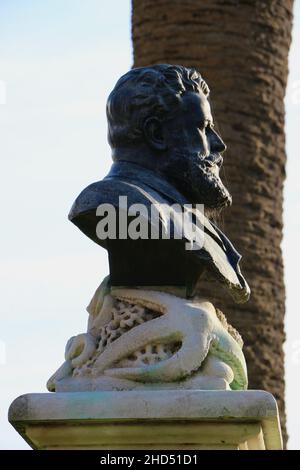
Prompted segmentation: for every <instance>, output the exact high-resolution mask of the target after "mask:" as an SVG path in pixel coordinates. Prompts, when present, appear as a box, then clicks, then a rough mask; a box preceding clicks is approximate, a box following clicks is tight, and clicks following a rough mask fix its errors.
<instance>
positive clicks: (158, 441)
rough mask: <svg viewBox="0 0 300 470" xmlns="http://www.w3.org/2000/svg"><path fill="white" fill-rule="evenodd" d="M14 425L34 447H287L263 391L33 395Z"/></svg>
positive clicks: (19, 403) (18, 403) (17, 407)
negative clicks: (284, 445) (283, 443)
mask: <svg viewBox="0 0 300 470" xmlns="http://www.w3.org/2000/svg"><path fill="white" fill-rule="evenodd" d="M9 421H10V423H11V424H12V425H13V426H14V427H15V429H16V430H17V431H18V432H19V433H20V434H21V436H22V437H23V438H24V439H25V440H26V442H28V444H29V445H30V446H31V447H32V448H33V449H109V450H113V449H153V450H159V449H194V450H196V449H242V450H247V449H249V450H254V449H261V450H263V449H282V440H281V432H280V424H279V418H278V410H277V405H276V401H275V399H274V397H273V396H272V395H271V394H269V393H267V392H264V391H255V390H253V391H252V390H249V391H208V390H153V391H150V390H138V391H103V392H64V393H59V392H58V393H45V394H40V393H36V394H35V393H33V394H28V395H22V396H20V397H19V398H17V399H16V400H15V401H14V402H13V403H12V405H11V407H10V410H9Z"/></svg>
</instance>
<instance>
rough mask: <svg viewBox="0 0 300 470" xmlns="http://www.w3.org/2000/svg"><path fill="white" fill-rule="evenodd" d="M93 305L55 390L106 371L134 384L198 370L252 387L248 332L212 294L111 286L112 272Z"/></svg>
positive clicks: (178, 378) (182, 377)
mask: <svg viewBox="0 0 300 470" xmlns="http://www.w3.org/2000/svg"><path fill="white" fill-rule="evenodd" d="M88 312H89V313H90V317H89V322H88V332H87V333H84V334H79V335H77V336H75V337H73V338H71V339H70V340H69V341H68V343H67V345H66V351H65V359H66V360H65V362H64V364H63V365H62V366H61V367H60V368H59V369H58V370H57V372H56V373H55V374H54V375H53V376H52V377H51V378H50V379H49V381H48V383H47V387H48V389H49V390H50V391H55V390H57V388H58V384H59V383H60V382H63V381H64V380H66V379H68V380H69V381H70V380H72V381H79V380H82V379H84V380H87V381H88V382H87V383H91V381H97V380H99V379H101V378H103V379H105V380H106V379H107V380H108V379H109V380H111V381H112V382H109V383H112V384H113V383H117V384H119V385H120V384H121V385H122V384H123V385H124V388H127V387H128V384H129V383H135V384H140V386H142V385H143V384H145V386H146V385H147V384H151V383H152V384H153V385H154V384H164V383H165V384H167V383H170V384H171V383H174V385H175V382H176V383H182V382H183V383H184V382H185V381H187V382H188V380H190V379H191V378H193V376H199V377H200V379H201V380H202V382H201V381H200V383H205V381H204V382H203V378H204V379H205V377H214V376H215V377H219V378H220V377H222V376H223V378H224V379H225V381H227V382H228V383H229V384H230V388H232V389H246V388H247V368H246V364H245V359H244V355H243V352H242V343H241V338H240V336H239V335H238V333H237V332H236V331H235V330H234V329H233V328H232V327H230V325H228V324H227V322H226V319H225V317H224V316H223V315H222V314H221V313H220V312H218V311H216V309H215V308H214V306H213V305H212V304H211V303H210V302H208V301H205V300H201V299H198V300H195V299H194V300H193V301H191V300H188V299H183V298H180V297H177V296H175V295H172V294H168V293H165V292H157V291H150V290H142V289H128V288H111V289H110V288H109V287H108V279H107V278H106V279H105V280H104V281H103V283H102V284H101V285H100V286H99V288H98V289H97V291H96V293H95V295H94V297H93V299H92V301H91V303H90V305H89V307H88ZM107 380H106V383H107ZM99 384H100V385H99V387H101V380H100V382H99ZM198 386H199V388H201V385H198ZM112 388H113V387H112Z"/></svg>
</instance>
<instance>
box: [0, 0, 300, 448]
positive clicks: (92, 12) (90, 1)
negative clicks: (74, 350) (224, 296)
mask: <svg viewBox="0 0 300 470" xmlns="http://www.w3.org/2000/svg"><path fill="white" fill-rule="evenodd" d="M296 10H297V11H296V22H295V29H294V43H293V47H292V51H291V54H290V71H291V73H290V80H289V87H288V93H287V99H286V103H287V150H288V165H287V172H288V179H287V183H286V187H285V224H286V225H285V239H284V244H283V249H284V255H285V265H286V283H287V322H286V326H287V335H288V336H287V338H288V340H287V343H286V346H285V349H286V353H287V354H286V358H287V360H286V365H287V385H288V386H287V404H288V417H289V433H290V448H300V424H299V423H300V411H299V407H298V404H297V403H298V397H297V387H298V386H299V380H298V376H299V371H300V331H299V330H300V320H299V315H298V312H297V310H298V285H297V281H298V276H297V268H298V266H299V264H300V257H299V250H298V246H297V243H298V240H299V238H300V221H299V209H298V208H299V203H300V195H299V187H298V181H297V178H298V175H299V171H300V163H299V158H298V154H297V153H298V148H297V131H298V126H299V124H298V123H299V111H300V92H298V91H297V90H300V60H299V59H300V57H299V43H300V41H299V40H300V5H299V3H298V2H297V6H296ZM296 43H297V44H298V50H297V48H296ZM131 65H132V46H131V39H130V1H129V0H111V1H110V2H107V1H106V0H105V1H104V0H86V1H85V2H83V1H81V0H51V1H50V0H44V1H42V2H41V1H38V0H26V1H24V0H22V1H21V0H0V80H3V81H4V82H5V83H6V89H7V90H6V91H7V101H6V104H2V105H1V104H0V133H1V135H0V155H1V187H0V191H1V199H0V200H1V214H2V220H3V222H2V224H1V248H0V249H1V268H0V298H1V307H0V308H1V330H0V377H1V384H0V390H1V392H0V448H2V449H5V448H7V449H8V448H9V449H25V448H28V446H27V444H26V443H25V442H24V441H23V440H22V439H21V438H20V437H19V436H18V434H17V433H16V432H15V431H14V429H13V428H12V427H11V426H10V425H9V424H8V423H7V418H6V414H7V408H8V406H9V404H10V402H11V401H12V400H13V399H14V398H15V397H17V396H18V395H20V394H23V393H27V392H43V391H46V389H45V383H46V381H47V379H48V378H49V376H50V375H51V374H52V373H53V372H54V370H55V369H56V368H57V367H58V366H59V365H60V364H61V362H62V361H63V352H64V347H65V343H66V341H67V339H68V338H69V337H71V336H72V335H74V334H77V333H80V332H84V331H85V328H86V322H87V313H86V311H85V307H86V305H87V304H88V302H89V300H90V298H91V296H92V294H93V291H94V290H95V289H96V287H97V286H98V284H99V282H100V281H101V279H102V278H103V277H104V276H105V275H106V274H107V272H108V263H107V258H106V253H105V251H104V250H102V249H100V248H99V247H97V246H96V245H95V244H93V243H92V242H90V240H88V239H87V238H86V237H84V236H83V235H82V234H81V233H80V232H79V231H78V230H77V229H76V228H75V227H74V226H73V225H72V224H71V223H69V222H68V220H67V214H68V211H69V209H70V206H71V204H72V202H73V200H74V198H75V196H76V195H77V194H78V193H79V191H80V190H81V189H82V188H84V187H85V186H86V185H87V184H89V183H90V182H92V181H95V180H97V179H100V178H102V177H103V176H104V175H105V173H106V172H107V170H108V168H109V166H110V150H109V146H108V144H107V142H106V118H105V101H106V97H107V95H108V93H109V91H110V90H111V88H112V87H113V85H114V83H115V81H116V80H117V79H118V77H119V76H120V75H121V74H123V73H124V72H126V71H127V70H128V69H129V68H130V67H131ZM297 81H299V83H298V82H297ZM211 88H212V89H213V84H211ZM224 137H225V136H224ZM297 341H299V343H297ZM4 348H5V350H6V360H4V358H3V354H1V351H2V352H3V349H4ZM298 351H299V354H298Z"/></svg>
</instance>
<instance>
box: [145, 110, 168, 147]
mask: <svg viewBox="0 0 300 470" xmlns="http://www.w3.org/2000/svg"><path fill="white" fill-rule="evenodd" d="M143 130H144V136H145V139H146V141H147V143H148V145H149V146H150V147H152V148H153V149H154V150H159V151H163V150H166V149H167V144H166V142H165V139H164V133H163V128H162V123H161V121H160V120H159V119H158V118H156V117H149V118H147V119H146V120H145V122H144V127H143Z"/></svg>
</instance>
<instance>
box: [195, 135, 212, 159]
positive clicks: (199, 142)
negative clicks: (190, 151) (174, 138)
mask: <svg viewBox="0 0 300 470" xmlns="http://www.w3.org/2000/svg"><path fill="white" fill-rule="evenodd" d="M193 143H194V148H195V150H197V151H198V152H201V153H202V154H204V155H205V156H206V155H208V154H209V143H208V140H207V137H206V134H205V132H202V131H201V130H199V129H197V130H196V131H195V133H194V138H193Z"/></svg>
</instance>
